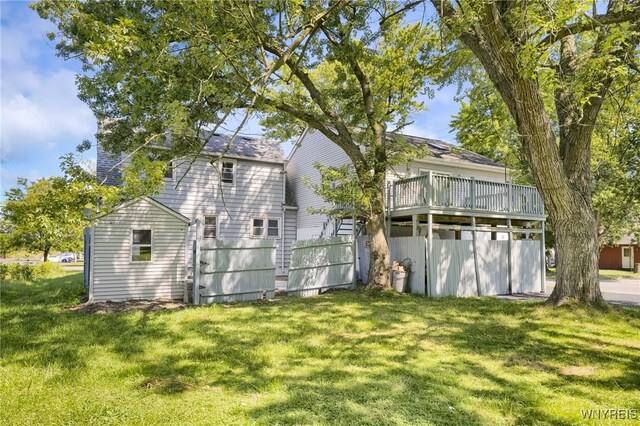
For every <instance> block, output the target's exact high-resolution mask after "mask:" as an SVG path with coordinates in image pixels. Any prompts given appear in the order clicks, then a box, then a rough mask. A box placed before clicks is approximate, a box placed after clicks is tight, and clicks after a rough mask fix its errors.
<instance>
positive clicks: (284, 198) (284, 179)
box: [280, 160, 288, 274]
mask: <svg viewBox="0 0 640 426" xmlns="http://www.w3.org/2000/svg"><path fill="white" fill-rule="evenodd" d="M287 163H288V162H287V160H284V164H283V166H282V227H281V234H280V268H281V271H282V273H283V274H284V230H285V222H284V220H285V219H284V212H285V209H284V206H285V204H286V202H287Z"/></svg>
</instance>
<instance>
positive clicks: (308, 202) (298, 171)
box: [287, 129, 351, 239]
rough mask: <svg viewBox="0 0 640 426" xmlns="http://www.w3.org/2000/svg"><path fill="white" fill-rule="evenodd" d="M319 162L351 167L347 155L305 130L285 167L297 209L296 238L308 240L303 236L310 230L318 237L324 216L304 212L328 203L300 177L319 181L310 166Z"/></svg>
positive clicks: (320, 134)
mask: <svg viewBox="0 0 640 426" xmlns="http://www.w3.org/2000/svg"><path fill="white" fill-rule="evenodd" d="M316 162H319V163H322V164H326V165H328V166H341V165H344V164H351V160H350V159H349V157H348V156H347V154H346V153H345V152H344V151H343V150H342V148H340V147H338V146H337V145H336V144H334V143H333V142H331V141H330V140H329V139H327V137H326V136H324V135H323V134H322V133H320V132H317V131H314V130H311V129H309V130H308V131H307V132H306V134H305V135H304V137H303V138H302V139H301V140H300V141H299V142H298V146H297V147H296V148H295V152H294V153H293V155H292V156H291V158H290V161H289V163H288V164H287V178H288V179H289V180H290V182H291V189H292V191H293V194H292V195H293V197H294V199H295V200H296V205H297V206H298V215H297V229H298V238H299V239H303V238H309V237H310V236H311V235H307V234H308V233H309V232H310V231H311V230H315V236H316V237H317V236H319V234H320V229H321V228H322V225H323V223H324V221H326V220H327V218H326V216H324V215H319V214H310V213H309V212H308V211H307V210H308V209H309V208H310V207H314V208H319V207H323V206H327V205H328V203H327V202H326V201H324V200H323V199H322V198H320V197H319V196H318V195H316V194H315V193H314V192H313V189H311V188H309V187H308V186H307V185H305V183H304V178H305V177H306V178H308V179H310V180H311V181H312V182H315V183H318V182H320V173H319V172H318V170H317V169H316V168H315V167H313V164H314V163H316Z"/></svg>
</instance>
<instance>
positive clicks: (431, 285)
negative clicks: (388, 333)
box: [424, 172, 436, 296]
mask: <svg viewBox="0 0 640 426" xmlns="http://www.w3.org/2000/svg"><path fill="white" fill-rule="evenodd" d="M429 174H431V172H429ZM427 223H428V230H427V262H426V265H427V284H426V286H425V287H426V288H425V289H424V294H426V295H427V296H433V294H432V292H431V290H430V289H435V287H436V283H435V281H434V276H435V274H434V271H433V256H432V254H433V215H432V214H431V213H429V214H428V215H427Z"/></svg>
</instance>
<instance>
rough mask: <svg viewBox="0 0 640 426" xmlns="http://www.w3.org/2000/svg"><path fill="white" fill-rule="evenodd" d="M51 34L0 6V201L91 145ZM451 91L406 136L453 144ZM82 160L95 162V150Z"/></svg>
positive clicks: (72, 74) (249, 131)
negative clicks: (17, 186)
mask: <svg viewBox="0 0 640 426" xmlns="http://www.w3.org/2000/svg"><path fill="white" fill-rule="evenodd" d="M54 30H55V27H54V26H53V24H51V23H50V22H49V21H45V20H43V19H40V17H39V16H38V14H37V13H35V12H34V11H32V10H31V9H29V7H28V2H26V1H3V0H0V95H1V103H0V135H1V138H0V184H1V186H2V188H1V189H2V191H1V193H0V199H1V198H2V196H3V195H4V192H5V191H7V190H8V189H9V188H11V187H14V186H15V184H16V179H17V178H18V177H24V178H27V179H29V180H36V179H39V178H42V177H49V176H54V175H59V174H60V168H59V164H60V161H59V158H60V156H62V155H64V154H66V153H69V152H72V151H74V150H75V147H76V146H77V145H78V144H80V143H81V142H82V141H83V140H85V139H88V140H90V141H92V142H94V141H95V132H96V120H95V117H94V116H93V113H92V112H91V110H90V109H89V108H88V107H87V106H86V105H85V104H84V103H83V102H82V101H80V100H79V99H78V97H77V89H76V85H75V78H76V75H77V74H78V73H80V72H81V65H80V63H79V62H78V61H74V60H69V61H65V60H63V59H62V58H59V57H58V56H56V51H55V46H54V44H55V43H54V42H51V41H49V40H48V39H47V37H46V33H47V32H49V31H54ZM455 91H456V90H455V87H446V88H444V89H440V90H436V92H435V97H434V98H433V99H427V100H426V103H427V105H428V107H429V109H428V111H426V112H422V113H420V114H418V115H416V116H415V117H414V124H412V125H411V126H409V127H408V128H407V129H406V130H405V133H407V134H411V135H414V136H422V137H429V138H434V139H442V140H446V141H449V142H453V141H454V135H453V134H452V133H450V128H449V122H450V121H451V116H452V115H453V114H455V113H456V112H457V111H458V108H459V105H458V103H457V102H456V101H454V96H455ZM261 132H262V129H261V128H260V126H259V125H258V123H257V122H256V121H252V122H249V123H248V124H247V125H246V126H245V128H243V130H242V133H243V134H245V135H249V136H255V135H259V134H261ZM284 149H285V152H286V151H287V150H288V149H290V146H288V145H287V146H284ZM84 158H85V159H86V160H89V161H95V147H94V148H93V149H92V150H90V151H89V152H87V153H86V154H85V157H84Z"/></svg>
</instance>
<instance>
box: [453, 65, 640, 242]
mask: <svg viewBox="0 0 640 426" xmlns="http://www.w3.org/2000/svg"><path fill="white" fill-rule="evenodd" d="M469 82H470V84H471V85H470V87H469V88H468V90H466V91H465V94H464V99H463V100H462V101H461V107H460V111H459V112H458V114H456V115H455V116H454V117H453V119H452V122H451V126H452V128H453V129H455V130H456V131H457V133H456V139H457V140H458V142H459V143H460V144H461V145H462V146H464V147H465V148H467V149H470V150H472V151H475V152H478V153H480V154H483V155H486V156H488V157H491V158H493V159H495V160H497V161H500V162H502V163H503V164H506V165H508V166H509V167H510V168H511V169H513V170H516V171H517V174H516V180H517V181H519V182H520V183H532V177H531V170H530V167H529V165H528V163H527V161H526V158H525V157H524V153H523V152H522V147H521V146H520V144H519V141H518V132H517V129H516V125H515V122H514V120H513V118H512V117H511V115H510V114H509V111H508V110H507V107H506V105H505V104H504V102H503V101H502V99H501V98H500V95H499V94H498V93H496V92H495V89H494V87H493V85H492V84H491V82H489V81H488V79H487V78H486V75H484V73H482V72H481V71H480V72H478V71H476V72H475V73H474V77H473V78H471V79H470V81H469ZM545 97H546V99H548V100H549V101H550V102H552V99H553V96H552V94H549V93H546V94H545ZM551 119H552V121H553V126H554V128H557V126H558V123H557V117H555V116H552V117H551ZM639 120H640V76H634V77H632V78H631V79H620V80H619V81H617V82H616V83H615V87H613V88H612V89H611V91H610V96H609V97H607V99H606V100H605V102H604V104H603V107H602V111H601V113H600V115H599V117H598V120H597V121H596V123H595V127H594V136H593V154H592V157H591V176H592V180H591V181H592V199H593V206H594V209H595V211H596V213H597V216H598V228H599V237H600V243H601V244H615V242H616V241H618V240H619V239H620V238H621V237H622V236H623V235H625V234H627V233H631V232H634V231H635V232H637V230H638V227H640V144H639V143H638V142H639V137H640V133H639V132H640V121H639Z"/></svg>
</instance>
